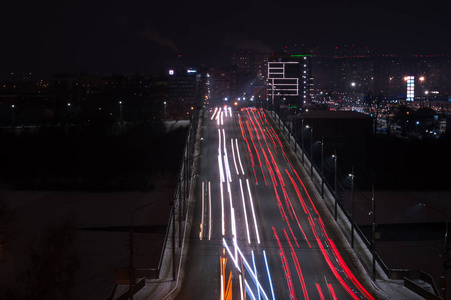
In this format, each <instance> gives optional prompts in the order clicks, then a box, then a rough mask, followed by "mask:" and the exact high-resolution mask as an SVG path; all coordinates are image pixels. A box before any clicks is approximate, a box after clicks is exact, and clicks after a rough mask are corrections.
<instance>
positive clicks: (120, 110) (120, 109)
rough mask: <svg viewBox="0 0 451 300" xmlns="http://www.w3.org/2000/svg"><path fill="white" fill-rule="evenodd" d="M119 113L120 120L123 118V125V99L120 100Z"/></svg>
mask: <svg viewBox="0 0 451 300" xmlns="http://www.w3.org/2000/svg"><path fill="white" fill-rule="evenodd" d="M119 115H120V120H121V125H122V101H119Z"/></svg>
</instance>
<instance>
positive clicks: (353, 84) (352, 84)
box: [351, 82, 357, 103]
mask: <svg viewBox="0 0 451 300" xmlns="http://www.w3.org/2000/svg"><path fill="white" fill-rule="evenodd" d="M351 87H352V97H353V98H354V103H355V102H357V101H356V100H357V99H356V97H355V82H351Z"/></svg>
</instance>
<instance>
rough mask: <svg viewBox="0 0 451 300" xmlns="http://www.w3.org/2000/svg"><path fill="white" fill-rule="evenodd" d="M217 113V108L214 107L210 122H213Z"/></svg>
mask: <svg viewBox="0 0 451 300" xmlns="http://www.w3.org/2000/svg"><path fill="white" fill-rule="evenodd" d="M217 112H218V107H215V111H214V112H213V114H212V115H211V118H210V120H213V119H214V118H215V116H216V113H217Z"/></svg>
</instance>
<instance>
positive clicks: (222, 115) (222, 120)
mask: <svg viewBox="0 0 451 300" xmlns="http://www.w3.org/2000/svg"><path fill="white" fill-rule="evenodd" d="M221 125H224V112H222V111H221Z"/></svg>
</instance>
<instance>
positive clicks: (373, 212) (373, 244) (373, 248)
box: [371, 182, 376, 281]
mask: <svg viewBox="0 0 451 300" xmlns="http://www.w3.org/2000/svg"><path fill="white" fill-rule="evenodd" d="M371 215H372V219H373V226H372V228H373V230H372V234H371V252H372V253H373V281H376V200H375V198H374V184H373V182H371Z"/></svg>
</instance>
